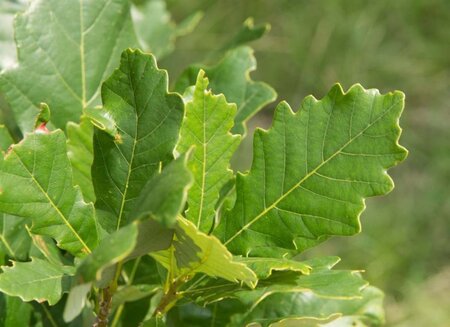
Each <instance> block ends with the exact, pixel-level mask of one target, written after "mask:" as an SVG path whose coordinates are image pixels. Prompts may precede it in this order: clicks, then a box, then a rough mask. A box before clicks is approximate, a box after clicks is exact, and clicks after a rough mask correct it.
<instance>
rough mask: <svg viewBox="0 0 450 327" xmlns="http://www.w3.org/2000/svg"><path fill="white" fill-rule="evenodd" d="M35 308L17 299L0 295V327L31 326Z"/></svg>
mask: <svg viewBox="0 0 450 327" xmlns="http://www.w3.org/2000/svg"><path fill="white" fill-rule="evenodd" d="M32 311H33V307H32V306H31V305H30V304H29V303H25V302H22V300H21V299H19V298H17V297H12V296H7V295H5V294H0V326H3V327H19V326H30V318H31V312H32Z"/></svg>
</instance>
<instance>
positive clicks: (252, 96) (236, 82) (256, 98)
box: [175, 46, 277, 134]
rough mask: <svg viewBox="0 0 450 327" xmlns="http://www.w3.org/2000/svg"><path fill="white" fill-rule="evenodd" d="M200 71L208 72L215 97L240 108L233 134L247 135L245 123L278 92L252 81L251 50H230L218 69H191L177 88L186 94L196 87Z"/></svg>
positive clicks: (252, 60)
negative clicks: (223, 98) (190, 87)
mask: <svg viewBox="0 0 450 327" xmlns="http://www.w3.org/2000/svg"><path fill="white" fill-rule="evenodd" d="M200 69H203V70H204V71H205V73H206V76H208V78H209V81H210V87H211V89H212V91H213V92H214V93H215V94H219V93H223V94H224V95H225V97H226V98H227V101H228V102H230V103H235V104H236V105H237V113H236V117H235V119H234V127H233V129H232V132H234V133H239V134H245V122H246V121H247V120H249V119H250V118H251V117H253V116H254V115H255V114H256V113H257V112H258V111H259V110H261V109H262V108H263V107H264V106H265V105H267V104H269V103H270V102H272V101H274V100H275V99H276V96H277V95H276V92H275V91H274V90H273V89H272V88H271V87H270V86H269V85H267V84H265V83H262V82H254V81H252V80H251V79H250V72H252V71H254V70H255V69H256V60H255V57H254V56H253V50H252V49H251V48H249V47H246V46H243V47H238V48H236V49H233V50H231V51H229V52H228V53H227V54H226V55H225V57H224V58H223V59H222V60H221V61H220V62H219V63H218V64H217V65H215V66H212V67H204V66H202V65H194V66H191V67H189V68H188V69H186V70H185V71H184V72H183V74H182V75H181V76H180V78H179V79H178V81H177V83H176V86H175V89H176V90H177V91H178V92H180V93H183V92H184V90H185V89H186V88H188V87H189V86H191V85H194V84H195V81H196V79H197V75H198V72H199V70H200Z"/></svg>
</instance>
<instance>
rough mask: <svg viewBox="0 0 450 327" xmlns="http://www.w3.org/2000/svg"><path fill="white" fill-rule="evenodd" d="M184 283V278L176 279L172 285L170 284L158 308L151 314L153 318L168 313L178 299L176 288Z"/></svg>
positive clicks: (178, 294) (179, 295)
mask: <svg viewBox="0 0 450 327" xmlns="http://www.w3.org/2000/svg"><path fill="white" fill-rule="evenodd" d="M185 282H186V278H178V279H176V280H175V281H174V282H173V283H170V286H169V289H168V290H167V292H166V293H165V294H164V295H163V297H162V298H161V301H159V304H158V307H157V308H156V309H155V312H154V313H153V316H154V317H157V316H159V315H164V314H165V313H166V312H167V311H169V310H170V309H171V308H172V307H173V306H174V305H175V303H176V302H177V301H178V300H179V299H180V297H181V294H180V293H179V292H178V288H179V287H180V286H181V285H183V284H184V283H185Z"/></svg>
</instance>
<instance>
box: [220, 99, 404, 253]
mask: <svg viewBox="0 0 450 327" xmlns="http://www.w3.org/2000/svg"><path fill="white" fill-rule="evenodd" d="M401 101H402V100H399V101H396V102H394V103H393V104H392V105H391V106H390V107H389V108H388V109H387V110H385V111H384V112H383V114H382V115H380V116H379V117H378V118H377V119H375V120H374V121H373V122H371V123H369V124H368V125H367V126H366V127H365V128H364V129H362V130H361V131H360V132H359V133H358V134H356V135H355V136H354V137H352V138H350V139H349V140H348V141H347V142H346V143H345V144H344V145H343V146H342V147H340V148H339V149H338V150H337V151H336V152H335V153H333V154H332V155H331V156H330V157H328V158H327V159H326V160H325V161H323V162H322V163H320V164H319V165H318V166H317V167H316V168H314V169H313V170H312V171H310V172H309V173H308V174H306V175H305V176H304V177H303V178H302V179H301V180H300V181H299V182H298V183H296V184H295V185H294V186H293V187H291V188H290V189H289V190H288V191H286V192H285V193H284V194H283V195H281V196H280V197H279V198H278V199H277V200H276V201H274V202H273V203H272V204H271V205H270V206H268V207H265V208H264V210H263V211H261V213H259V214H258V215H256V216H255V217H254V218H253V219H251V220H250V221H249V222H248V223H247V224H245V225H244V226H243V227H242V228H241V229H240V230H238V231H237V232H236V233H235V234H234V235H233V236H232V237H230V238H229V239H228V240H227V241H225V242H224V245H227V244H229V243H230V242H231V241H233V240H234V239H235V238H236V237H238V236H239V235H240V234H241V233H242V232H244V231H245V230H247V229H248V228H249V227H250V226H251V225H253V224H254V223H255V222H257V221H258V220H259V219H260V218H262V217H264V216H265V215H266V214H267V213H268V212H269V211H271V210H272V209H275V208H276V206H277V205H278V203H280V202H281V201H283V200H284V199H285V198H286V197H287V196H288V195H289V194H290V193H291V192H293V191H294V190H296V189H297V188H298V187H299V186H301V185H302V184H303V183H304V182H305V181H306V180H307V179H309V178H310V177H311V176H313V175H314V174H315V173H316V172H317V171H318V170H319V169H320V168H322V167H323V166H324V165H325V164H327V163H328V162H329V161H330V160H331V159H333V158H334V157H336V156H337V155H339V154H340V153H341V152H342V150H344V149H345V148H346V147H347V146H348V145H350V144H351V143H352V142H353V141H355V140H356V139H357V138H358V137H360V136H361V135H363V134H364V132H365V131H366V130H367V129H369V128H370V127H372V126H373V125H374V124H376V123H377V122H378V121H379V120H380V119H382V118H383V117H384V116H385V115H386V114H387V113H389V112H390V111H391V110H392V108H395V107H396V106H397V105H398V104H399V103H400V102H401ZM298 114H300V113H298ZM264 162H265V158H264Z"/></svg>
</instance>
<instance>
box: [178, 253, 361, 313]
mask: <svg viewBox="0 0 450 327" xmlns="http://www.w3.org/2000/svg"><path fill="white" fill-rule="evenodd" d="M338 261H339V258H337V257H325V258H318V259H314V260H309V261H304V262H298V263H297V264H298V265H295V264H294V263H293V262H290V265H291V266H292V267H294V269H292V270H287V269H279V270H278V271H277V269H272V271H270V270H269V269H268V268H267V267H265V268H264V269H262V268H259V269H256V271H255V272H256V273H259V274H260V276H261V278H264V277H265V279H260V280H259V281H258V285H257V287H256V289H254V290H250V289H248V288H244V287H241V286H240V285H236V284H232V283H229V282H226V281H223V280H206V281H204V282H202V283H198V286H196V287H192V288H190V289H189V290H188V291H186V292H185V295H186V296H187V297H189V298H190V299H192V300H193V301H194V302H196V303H198V304H202V305H206V304H209V303H212V302H216V301H220V300H222V299H224V298H238V299H241V301H244V300H245V301H247V302H248V303H249V305H250V304H251V303H253V302H252V301H253V300H254V301H256V299H257V298H259V297H263V296H264V294H266V295H268V294H272V293H286V292H313V293H314V294H316V295H317V296H320V297H327V298H357V297H360V296H361V289H363V288H364V287H365V286H367V282H366V281H364V280H363V279H362V278H361V277H360V276H359V272H358V271H351V270H332V268H333V266H334V265H335V264H336V263H337V262H338ZM250 265H251V263H250ZM253 267H254V266H253ZM305 267H308V269H309V271H306V270H304V269H305ZM305 272H306V273H305ZM258 277H259V276H258ZM255 303H256V302H255Z"/></svg>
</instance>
